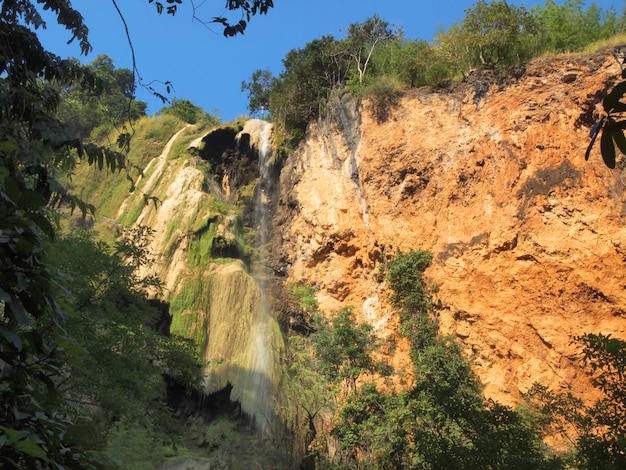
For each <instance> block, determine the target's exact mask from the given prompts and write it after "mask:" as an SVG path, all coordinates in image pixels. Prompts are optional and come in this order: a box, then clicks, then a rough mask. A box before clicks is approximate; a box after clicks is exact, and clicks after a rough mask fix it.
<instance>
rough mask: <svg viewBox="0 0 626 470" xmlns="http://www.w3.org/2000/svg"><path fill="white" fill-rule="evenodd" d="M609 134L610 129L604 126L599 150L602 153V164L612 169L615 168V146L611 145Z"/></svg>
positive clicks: (611, 139) (611, 140) (611, 138)
mask: <svg viewBox="0 0 626 470" xmlns="http://www.w3.org/2000/svg"><path fill="white" fill-rule="evenodd" d="M611 134H612V133H611V131H610V130H607V128H606V127H605V128H604V131H603V132H602V137H601V138H600V152H601V153H602V160H604V164H605V165H606V166H608V167H609V168H611V169H613V168H615V146H614V145H613V137H612V135H611Z"/></svg>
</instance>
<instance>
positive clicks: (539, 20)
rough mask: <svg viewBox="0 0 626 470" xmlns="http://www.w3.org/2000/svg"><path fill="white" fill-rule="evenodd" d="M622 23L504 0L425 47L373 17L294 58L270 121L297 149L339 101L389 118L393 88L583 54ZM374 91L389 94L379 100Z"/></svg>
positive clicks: (599, 14)
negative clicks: (349, 99) (350, 97)
mask: <svg viewBox="0 0 626 470" xmlns="http://www.w3.org/2000/svg"><path fill="white" fill-rule="evenodd" d="M624 24H625V17H624V16H621V17H618V16H617V15H616V13H615V11H614V10H613V9H609V10H607V11H603V10H602V9H601V8H600V7H598V6H597V5H596V4H594V3H592V4H591V5H590V6H589V8H587V9H583V2H581V1H579V0H567V1H565V2H563V3H562V4H556V3H555V2H554V1H552V0H546V2H545V4H544V5H537V6H535V7H533V8H532V10H527V9H526V8H525V7H524V6H523V5H521V6H515V5H512V4H510V3H509V2H507V1H504V0H498V1H483V0H479V1H478V2H476V3H475V4H474V5H472V7H470V8H468V9H467V10H466V12H465V17H464V18H463V19H461V20H459V21H457V22H455V23H454V24H453V25H452V26H450V27H449V28H448V29H447V30H441V31H440V32H439V34H438V35H437V36H436V37H435V38H434V41H432V42H427V41H424V40H410V39H406V38H404V37H403V35H402V33H401V31H397V30H394V29H391V28H390V27H389V25H388V23H386V22H385V21H384V20H382V19H381V18H379V17H378V16H374V17H372V18H369V19H367V20H365V21H364V22H362V23H355V24H352V25H350V26H349V28H348V30H347V34H346V37H345V38H343V39H335V38H334V37H332V36H324V37H322V38H319V39H316V40H314V41H312V42H310V43H307V44H306V45H305V47H304V48H302V49H298V50H292V51H290V52H289V53H288V54H287V55H286V57H285V59H284V60H283V72H282V73H281V74H280V75H279V77H277V78H276V79H275V81H273V83H272V86H271V92H270V99H269V109H270V114H271V116H272V118H273V119H274V121H275V123H276V124H277V128H278V129H279V130H280V131H281V132H284V133H285V134H286V135H287V136H288V137H287V139H286V142H285V147H288V148H289V147H293V146H294V145H295V144H297V143H298V142H299V140H300V139H301V138H302V137H303V136H304V133H305V131H306V126H307V125H308V123H309V122H310V121H311V120H314V119H316V118H317V117H318V116H319V115H320V111H321V110H323V109H324V107H325V106H326V105H327V102H328V100H329V98H330V97H331V96H332V95H334V94H337V93H342V92H345V91H349V92H351V93H354V94H356V95H358V96H365V97H367V98H369V97H375V100H374V101H375V102H374V103H373V104H372V108H373V109H374V110H379V111H380V114H379V113H378V112H375V115H378V116H379V118H380V119H384V118H385V116H387V115H388V112H389V111H390V110H391V109H393V106H394V100H393V99H391V98H393V96H394V94H393V93H390V92H391V91H392V90H393V88H396V87H398V88H399V89H402V88H403V87H406V88H414V87H419V86H424V85H431V86H437V87H439V86H442V85H447V84H448V83H449V81H450V80H452V79H454V78H456V77H458V76H463V77H465V76H466V75H467V74H468V73H469V72H471V71H473V70H476V69H479V68H485V67H496V66H511V65H515V64H519V63H522V62H524V61H527V60H530V59H531V58H532V57H535V56H538V55H540V54H542V53H545V52H561V51H574V50H581V49H582V48H583V47H584V46H585V45H588V44H590V43H591V42H593V41H597V40H599V39H603V38H607V37H609V36H611V35H613V34H616V33H618V32H620V31H622V30H623V28H624ZM251 83H254V81H253V82H251ZM389 84H394V85H393V87H391V86H389ZM249 85H251V84H249ZM377 87H378V88H379V89H380V90H381V91H383V92H389V93H385V94H384V95H383V96H382V97H380V96H379V95H377V93H376V92H377V91H378V90H377V89H376V88H377ZM368 89H369V90H370V92H369V93H368ZM251 109H252V108H251Z"/></svg>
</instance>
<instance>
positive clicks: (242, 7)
mask: <svg viewBox="0 0 626 470" xmlns="http://www.w3.org/2000/svg"><path fill="white" fill-rule="evenodd" d="M114 1H115V0H114ZM181 2H182V0H167V4H168V5H169V6H168V7H167V10H168V13H174V12H175V10H176V4H180V3H181ZM149 3H153V0H149ZM155 5H156V6H157V10H158V9H159V7H160V8H161V9H162V8H163V4H161V3H160V2H156V3H155ZM272 6H273V5H272V2H271V1H269V0H264V1H263V0H259V1H256V0H255V1H253V2H252V1H231V2H228V5H227V7H228V9H229V10H231V11H240V12H244V13H247V14H249V15H254V14H256V13H257V12H258V13H265V12H266V11H267V9H268V8H270V7H272ZM170 7H171V8H170ZM40 9H43V10H48V11H50V12H51V13H52V14H54V15H55V17H56V21H57V23H58V24H59V25H61V26H63V27H64V28H66V29H67V30H68V34H69V36H70V42H71V41H77V42H78V43H79V45H80V50H81V53H82V54H84V55H87V54H88V53H89V52H90V51H91V45H90V43H89V39H88V29H87V26H86V25H85V24H84V22H83V18H82V16H81V14H80V12H79V11H77V10H76V9H74V8H73V7H72V4H71V2H70V1H69V0H38V1H37V2H34V1H31V0H20V1H18V0H5V1H4V2H2V4H1V5H0V123H1V125H0V266H1V267H2V269H1V270H0V364H1V366H0V378H1V380H0V464H1V465H3V466H7V467H9V468H61V467H67V468H83V467H87V466H89V465H90V461H89V459H87V458H86V457H85V456H84V455H81V454H79V453H75V452H73V449H72V448H71V447H70V444H69V443H68V441H67V433H66V431H67V430H68V428H70V427H71V425H72V423H71V421H69V420H68V419H69V417H68V416H67V415H65V414H63V413H57V412H56V410H62V409H63V408H64V406H65V405H67V406H70V405H71V403H70V402H69V401H68V397H67V396H66V395H65V394H62V393H59V383H60V382H61V381H62V380H63V379H64V376H63V370H64V367H65V365H66V360H67V356H66V355H65V354H66V345H67V341H66V337H65V336H64V330H63V328H62V324H63V323H64V322H65V321H66V319H67V318H68V317H70V316H71V315H72V314H73V306H72V305H71V303H68V302H61V301H60V300H59V295H58V294H59V289H62V287H61V286H62V285H63V284H64V281H65V279H64V277H63V274H62V273H61V272H59V270H58V269H56V268H55V267H54V266H52V265H50V264H49V262H48V259H47V255H46V253H47V252H48V250H49V247H50V241H51V240H52V239H53V238H54V235H55V234H54V230H53V225H52V224H51V222H50V220H49V219H50V218H51V216H52V214H51V209H50V207H51V205H50V204H51V203H55V202H56V203H58V202H60V201H61V200H65V201H67V202H68V203H69V205H70V207H71V208H72V209H74V208H76V207H79V208H80V209H81V211H82V212H83V214H86V212H87V211H88V210H89V207H88V205H87V204H85V203H84V202H83V201H81V200H80V199H79V198H77V197H76V196H73V195H72V194H69V193H67V191H65V190H64V189H63V187H62V185H60V184H59V182H58V179H57V174H61V173H65V174H67V173H71V171H72V169H73V168H74V166H75V165H76V164H77V163H79V162H81V161H85V162H86V163H87V164H89V165H97V166H98V167H99V168H100V169H103V168H105V167H106V168H108V169H110V170H111V171H117V170H119V169H121V168H124V165H125V158H124V155H123V154H121V153H119V152H117V151H114V150H111V149H107V148H103V147H98V146H96V145H92V144H89V145H84V144H83V143H82V142H81V141H80V139H78V138H77V137H76V136H74V135H72V134H70V132H69V131H68V129H67V128H66V126H65V125H64V123H63V122H62V121H61V120H60V119H59V117H58V116H57V114H56V113H57V109H58V105H59V102H60V90H62V89H64V88H65V87H72V86H74V85H76V83H80V84H81V85H82V86H83V87H85V88H86V89H92V90H96V89H97V86H98V80H97V77H96V74H95V73H93V72H92V71H90V70H89V69H88V68H86V67H80V66H78V64H77V63H76V61H70V60H62V59H60V58H59V57H58V56H56V55H55V54H52V53H51V52H49V51H47V50H46V49H45V48H44V47H43V46H42V44H41V42H40V40H39V37H38V35H37V31H38V30H39V29H40V28H44V27H45V22H44V20H43V18H42V16H41V14H40ZM223 24H224V25H225V27H228V26H229V24H228V22H224V23H223ZM240 32H243V29H241V31H240ZM119 78H120V79H121V83H122V84H123V86H124V91H125V92H126V93H129V92H131V91H132V86H131V85H132V83H130V81H129V80H128V76H125V77H119ZM127 137H128V136H127V135H122V137H121V138H120V140H119V142H118V143H119V144H121V146H122V147H124V146H125V145H127V143H128V139H127ZM67 352H68V353H69V351H67Z"/></svg>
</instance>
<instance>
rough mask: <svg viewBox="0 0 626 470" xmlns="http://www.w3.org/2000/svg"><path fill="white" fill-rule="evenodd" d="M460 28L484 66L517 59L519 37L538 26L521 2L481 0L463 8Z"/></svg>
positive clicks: (533, 31)
mask: <svg viewBox="0 0 626 470" xmlns="http://www.w3.org/2000/svg"><path fill="white" fill-rule="evenodd" d="M462 29H463V30H464V31H466V32H467V34H468V35H469V38H470V39H469V40H470V47H471V48H472V49H475V50H476V52H477V54H478V57H479V59H480V62H481V64H483V65H484V66H495V65H498V64H499V63H501V62H505V61H506V62H512V61H513V60H515V59H517V61H519V60H520V57H519V49H518V47H519V44H520V39H521V38H522V37H523V36H525V35H532V34H535V33H536V32H537V30H538V29H537V25H536V23H535V19H534V17H533V16H532V15H531V14H530V13H529V12H528V10H526V8H525V7H524V6H519V7H516V6H513V5H509V4H508V3H507V2H506V1H496V2H490V3H487V2H485V1H483V0H479V1H478V2H476V4H475V5H474V6H473V7H472V8H469V9H467V10H465V18H464V19H463V23H462Z"/></svg>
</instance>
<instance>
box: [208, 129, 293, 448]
mask: <svg viewBox="0 0 626 470" xmlns="http://www.w3.org/2000/svg"><path fill="white" fill-rule="evenodd" d="M271 133H272V126H271V124H269V123H267V122H264V121H261V120H250V121H248V122H247V123H246V125H245V127H244V129H243V130H242V131H241V133H240V134H239V138H238V141H239V144H240V145H241V146H242V147H243V148H240V149H239V150H240V151H248V150H250V149H252V150H254V151H255V152H256V153H257V154H258V158H259V168H260V171H259V183H258V185H257V191H256V198H255V202H254V207H253V208H252V209H253V211H252V213H251V221H250V225H251V227H252V228H253V229H254V230H255V233H256V234H257V239H256V244H257V245H258V246H256V247H255V248H256V252H257V253H258V257H256V258H255V260H254V262H252V263H251V264H252V268H251V271H252V272H251V273H250V272H249V271H248V270H247V269H246V267H245V265H244V263H243V262H242V261H240V260H232V261H229V262H227V263H223V264H222V263H219V264H215V265H213V267H212V269H211V272H208V273H206V274H205V275H206V276H207V281H208V282H207V283H205V284H204V285H207V284H208V285H207V294H208V298H207V299H206V311H204V312H202V314H201V317H200V318H199V319H198V320H196V321H197V322H203V323H204V328H205V331H207V338H206V340H205V350H204V360H205V361H206V364H207V365H206V368H205V382H204V391H205V393H206V394H212V393H215V392H218V391H220V390H223V389H224V388H225V387H226V386H227V385H229V384H230V386H232V390H231V393H230V399H231V401H237V402H239V403H240V404H241V410H242V412H243V413H244V414H245V415H246V416H247V417H249V419H250V422H251V424H252V426H253V427H254V428H255V429H256V430H258V431H259V433H261V434H262V435H265V436H269V435H271V434H272V431H273V429H274V428H275V425H277V424H278V423H279V420H278V418H277V417H276V416H277V414H276V412H275V411H274V410H275V406H274V403H273V400H274V397H275V395H276V394H275V392H276V389H277V387H278V383H279V380H280V366H279V360H278V359H279V350H280V348H281V347H282V335H281V332H280V328H279V327H278V324H277V322H276V320H275V319H274V318H273V317H272V315H271V313H270V311H269V307H268V302H267V297H266V292H265V286H266V284H267V282H266V280H267V279H268V274H267V269H266V268H264V267H265V266H267V264H268V263H267V249H266V245H267V240H268V226H269V214H268V206H269V204H268V202H269V201H268V196H269V185H270V175H269V173H270V169H271V167H270V166H269V165H270V162H269V161H270V159H271V155H272V146H271V135H272V134H271ZM244 136H245V139H244V138H243V137H244ZM248 138H249V140H248Z"/></svg>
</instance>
